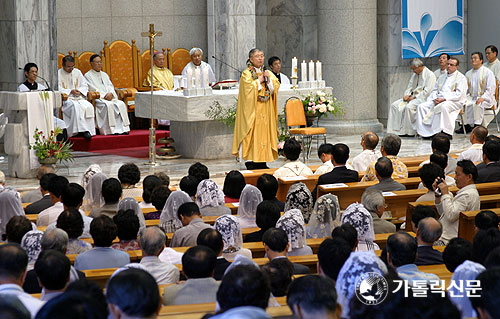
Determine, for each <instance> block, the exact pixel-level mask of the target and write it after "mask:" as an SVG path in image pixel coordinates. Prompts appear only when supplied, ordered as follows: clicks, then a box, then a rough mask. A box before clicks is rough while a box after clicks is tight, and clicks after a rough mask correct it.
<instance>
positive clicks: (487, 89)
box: [464, 52, 496, 127]
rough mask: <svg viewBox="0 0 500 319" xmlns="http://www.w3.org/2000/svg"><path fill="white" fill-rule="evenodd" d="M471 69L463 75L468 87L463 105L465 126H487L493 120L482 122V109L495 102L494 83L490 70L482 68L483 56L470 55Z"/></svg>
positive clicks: (479, 54) (479, 53)
mask: <svg viewBox="0 0 500 319" xmlns="http://www.w3.org/2000/svg"><path fill="white" fill-rule="evenodd" d="M471 65H472V69H470V70H469V71H467V73H465V77H466V78H467V85H468V88H469V90H468V94H467V102H466V104H465V112H464V115H465V118H464V122H465V124H468V125H469V126H470V127H471V126H472V125H484V126H488V124H489V122H490V121H491V120H492V119H493V117H492V116H490V117H489V121H488V122H487V123H485V122H483V120H485V119H484V109H485V108H489V107H491V106H492V105H493V104H494V103H495V102H496V101H495V89H496V81H495V75H494V74H493V72H491V70H490V69H488V68H486V67H484V66H483V54H482V53H481V52H474V53H472V55H471Z"/></svg>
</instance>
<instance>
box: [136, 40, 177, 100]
mask: <svg viewBox="0 0 500 319" xmlns="http://www.w3.org/2000/svg"><path fill="white" fill-rule="evenodd" d="M132 42H133V46H135V41H132ZM169 50H170V49H169ZM162 52H163V55H164V56H165V57H167V54H166V49H165V48H162ZM166 62H167V65H168V59H167V61H166ZM134 65H136V67H135V68H134V69H135V71H134V72H135V73H136V74H134V87H135V88H136V89H137V90H138V91H149V90H151V88H150V87H149V86H144V85H143V83H144V79H145V78H146V76H147V75H148V72H149V69H151V54H150V52H149V50H145V51H144V52H142V53H140V52H139V50H138V49H137V47H135V53H134Z"/></svg>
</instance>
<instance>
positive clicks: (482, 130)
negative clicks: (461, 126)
mask: <svg viewBox="0 0 500 319" xmlns="http://www.w3.org/2000/svg"><path fill="white" fill-rule="evenodd" d="M487 136H488V129H487V128H486V127H484V126H480V125H479V126H476V127H475V128H474V129H473V130H472V133H471V134H470V137H469V140H470V142H471V143H472V145H471V147H469V149H468V150H466V151H463V152H462V153H460V155H458V160H459V161H461V160H469V161H472V162H473V163H477V162H482V161H483V145H484V141H486V137H487Z"/></svg>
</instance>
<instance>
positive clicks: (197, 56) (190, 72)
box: [181, 48, 216, 87]
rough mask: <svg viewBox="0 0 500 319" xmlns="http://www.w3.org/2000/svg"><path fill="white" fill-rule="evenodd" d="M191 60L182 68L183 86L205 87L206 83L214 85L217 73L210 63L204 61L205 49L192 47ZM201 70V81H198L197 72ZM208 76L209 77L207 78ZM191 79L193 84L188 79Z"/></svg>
mask: <svg viewBox="0 0 500 319" xmlns="http://www.w3.org/2000/svg"><path fill="white" fill-rule="evenodd" d="M189 54H190V55H191V62H189V63H188V64H186V66H185V67H184V69H183V70H182V85H181V86H182V87H195V86H196V87H205V85H206V84H208V85H212V84H213V83H215V82H216V80H215V74H214V71H213V70H212V67H211V66H210V64H208V63H206V62H204V61H202V59H203V50H202V49H200V48H192V49H191V50H190V51H189ZM198 70H199V71H198ZM197 72H199V78H200V81H199V82H200V83H196V79H197V77H196V73H197ZM205 77H207V79H205ZM189 80H191V85H188V81H189Z"/></svg>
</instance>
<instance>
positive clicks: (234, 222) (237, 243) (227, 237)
mask: <svg viewBox="0 0 500 319" xmlns="http://www.w3.org/2000/svg"><path fill="white" fill-rule="evenodd" d="M214 228H215V229H216V230H217V231H218V232H219V233H221V235H222V240H223V242H224V248H223V249H222V256H223V257H224V258H226V259H227V260H229V261H233V260H234V258H235V257H236V255H243V256H246V257H248V258H250V259H251V258H252V252H251V251H250V250H249V249H246V248H243V235H242V234H241V227H240V222H239V221H238V218H237V217H236V216H233V215H222V216H220V217H219V218H217V219H216V220H215V224H214Z"/></svg>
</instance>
